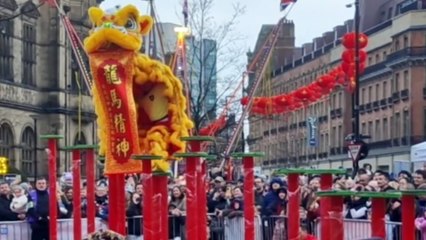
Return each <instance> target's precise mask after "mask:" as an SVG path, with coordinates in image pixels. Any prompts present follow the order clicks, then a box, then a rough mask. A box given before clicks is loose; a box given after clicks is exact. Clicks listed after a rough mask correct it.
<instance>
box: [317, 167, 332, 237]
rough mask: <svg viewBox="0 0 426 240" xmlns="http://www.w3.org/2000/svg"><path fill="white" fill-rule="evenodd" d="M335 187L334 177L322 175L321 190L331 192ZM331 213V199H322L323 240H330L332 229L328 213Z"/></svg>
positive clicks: (327, 174)
mask: <svg viewBox="0 0 426 240" xmlns="http://www.w3.org/2000/svg"><path fill="white" fill-rule="evenodd" d="M332 186H333V175H332V174H329V173H326V174H321V190H322V191H329V190H331V187H332ZM329 211H330V197H326V196H324V197H321V199H320V214H321V225H320V226H321V239H330V236H331V228H330V221H329V218H328V212H329Z"/></svg>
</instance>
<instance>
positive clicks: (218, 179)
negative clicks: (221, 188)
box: [214, 176, 225, 182]
mask: <svg viewBox="0 0 426 240" xmlns="http://www.w3.org/2000/svg"><path fill="white" fill-rule="evenodd" d="M214 181H215V182H224V181H225V180H224V179H223V177H221V176H217V177H216V178H215V179H214Z"/></svg>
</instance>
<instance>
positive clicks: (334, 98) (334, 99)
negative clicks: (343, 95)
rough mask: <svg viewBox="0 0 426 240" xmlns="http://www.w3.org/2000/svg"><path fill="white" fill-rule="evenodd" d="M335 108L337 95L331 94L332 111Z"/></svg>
mask: <svg viewBox="0 0 426 240" xmlns="http://www.w3.org/2000/svg"><path fill="white" fill-rule="evenodd" d="M336 108H337V94H333V106H332V109H336Z"/></svg>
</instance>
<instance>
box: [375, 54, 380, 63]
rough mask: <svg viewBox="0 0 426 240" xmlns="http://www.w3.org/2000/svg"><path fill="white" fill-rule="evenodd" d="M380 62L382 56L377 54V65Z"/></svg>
mask: <svg viewBox="0 0 426 240" xmlns="http://www.w3.org/2000/svg"><path fill="white" fill-rule="evenodd" d="M379 62H380V55H379V54H378V53H377V54H376V64H377V63H379Z"/></svg>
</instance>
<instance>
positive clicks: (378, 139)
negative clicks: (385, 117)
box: [373, 119, 382, 142]
mask: <svg viewBox="0 0 426 240" xmlns="http://www.w3.org/2000/svg"><path fill="white" fill-rule="evenodd" d="M374 129H375V130H376V131H375V133H374V136H373V139H374V140H375V141H376V142H377V141H380V140H381V139H382V138H381V130H380V119H376V126H375V128H374Z"/></svg>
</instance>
